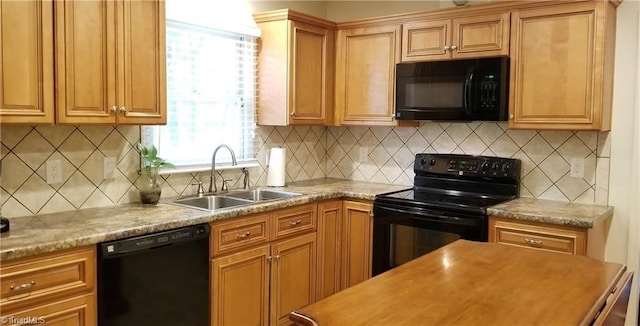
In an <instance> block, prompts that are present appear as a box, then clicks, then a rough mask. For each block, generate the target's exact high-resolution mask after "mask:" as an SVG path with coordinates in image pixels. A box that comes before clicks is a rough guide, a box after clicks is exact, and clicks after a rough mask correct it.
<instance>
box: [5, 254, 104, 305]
mask: <svg viewBox="0 0 640 326" xmlns="http://www.w3.org/2000/svg"><path fill="white" fill-rule="evenodd" d="M95 264H96V258H95V250H94V248H93V247H92V248H83V249H80V250H73V251H67V252H65V253H60V254H52V255H46V256H38V257H34V258H29V259H26V260H20V261H16V262H15V263H13V262H9V263H7V264H5V265H4V266H2V267H1V268H0V274H1V275H0V287H1V289H2V290H1V295H0V306H2V308H3V310H5V309H8V308H9V307H14V306H16V305H21V304H22V303H27V302H29V303H33V302H35V301H41V300H47V299H51V298H54V297H60V296H67V295H69V294H73V293H79V292H89V291H91V290H93V288H94V287H95V275H96V272H95Z"/></svg>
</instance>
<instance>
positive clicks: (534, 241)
mask: <svg viewBox="0 0 640 326" xmlns="http://www.w3.org/2000/svg"><path fill="white" fill-rule="evenodd" d="M496 236H497V241H496V242H498V243H504V244H509V245H514V246H520V247H531V248H536V249H544V250H549V251H555V252H562V253H567V254H574V255H575V254H576V237H575V236H571V235H568V234H567V235H559V234H545V233H537V232H527V231H524V230H517V229H509V228H501V227H497V229H496Z"/></svg>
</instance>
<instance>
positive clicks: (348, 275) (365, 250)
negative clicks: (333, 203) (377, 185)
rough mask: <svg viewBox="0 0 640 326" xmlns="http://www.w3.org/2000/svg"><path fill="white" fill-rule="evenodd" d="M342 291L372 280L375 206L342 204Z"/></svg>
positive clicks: (358, 203)
mask: <svg viewBox="0 0 640 326" xmlns="http://www.w3.org/2000/svg"><path fill="white" fill-rule="evenodd" d="M342 214H343V216H342V240H341V241H342V242H341V246H342V266H341V269H342V289H346V288H349V287H351V286H354V285H356V284H358V283H360V282H362V281H365V280H367V279H369V278H371V246H372V241H373V219H372V214H373V204H372V203H363V202H356V201H348V200H345V201H344V202H343V203H342Z"/></svg>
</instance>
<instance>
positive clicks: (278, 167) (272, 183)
mask: <svg viewBox="0 0 640 326" xmlns="http://www.w3.org/2000/svg"><path fill="white" fill-rule="evenodd" d="M285 163H286V153H285V149H284V148H281V147H274V148H272V149H271V155H270V156H269V171H268V172H267V186H269V187H284V176H285V174H284V165H285Z"/></svg>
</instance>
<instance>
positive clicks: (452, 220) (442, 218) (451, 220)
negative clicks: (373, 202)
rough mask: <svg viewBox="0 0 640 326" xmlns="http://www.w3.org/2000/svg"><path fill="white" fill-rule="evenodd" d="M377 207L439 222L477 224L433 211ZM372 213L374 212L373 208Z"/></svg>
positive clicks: (473, 221)
mask: <svg viewBox="0 0 640 326" xmlns="http://www.w3.org/2000/svg"><path fill="white" fill-rule="evenodd" d="M378 208H379V209H382V210H386V211H389V212H394V213H400V214H408V215H412V216H416V217H417V218H420V217H426V218H430V219H432V220H436V219H437V220H439V222H444V223H451V224H460V225H469V226H474V225H477V224H478V223H477V221H475V220H470V219H462V218H457V217H455V216H445V215H438V214H433V213H426V212H422V211H418V210H405V209H400V208H394V207H390V206H386V205H378ZM374 214H375V210H374ZM374 218H375V216H374Z"/></svg>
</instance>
